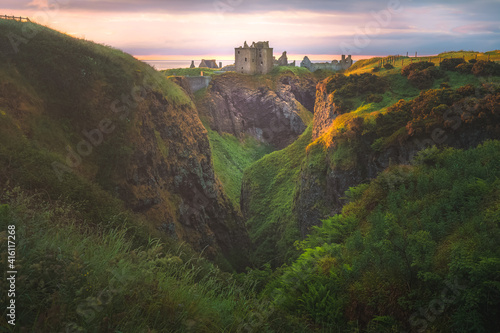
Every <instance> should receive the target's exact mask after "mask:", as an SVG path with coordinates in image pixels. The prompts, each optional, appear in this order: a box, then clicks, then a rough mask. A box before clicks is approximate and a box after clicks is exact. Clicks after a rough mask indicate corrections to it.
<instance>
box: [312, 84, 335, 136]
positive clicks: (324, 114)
mask: <svg viewBox="0 0 500 333" xmlns="http://www.w3.org/2000/svg"><path fill="white" fill-rule="evenodd" d="M327 80H328V79H325V80H324V81H322V82H320V83H318V85H317V90H316V103H315V106H314V120H313V132H312V133H313V140H315V139H317V138H318V137H319V136H320V135H321V134H323V133H324V132H325V131H326V130H327V129H328V128H329V127H330V126H331V125H332V123H333V121H334V120H335V118H337V116H338V115H339V112H338V110H337V106H336V105H335V103H334V101H333V93H330V94H329V93H328V92H327V88H326V82H327Z"/></svg>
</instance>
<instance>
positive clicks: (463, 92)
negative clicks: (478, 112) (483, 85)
mask: <svg viewBox="0 0 500 333" xmlns="http://www.w3.org/2000/svg"><path fill="white" fill-rule="evenodd" d="M457 93H459V94H460V96H462V97H469V96H472V95H474V94H475V93H476V88H475V87H474V86H473V85H472V84H470V83H469V84H468V85H465V86H463V87H460V88H458V89H457Z"/></svg>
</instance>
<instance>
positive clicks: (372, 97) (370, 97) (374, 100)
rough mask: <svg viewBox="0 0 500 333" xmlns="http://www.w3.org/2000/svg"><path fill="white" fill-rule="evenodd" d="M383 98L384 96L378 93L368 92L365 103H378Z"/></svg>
mask: <svg viewBox="0 0 500 333" xmlns="http://www.w3.org/2000/svg"><path fill="white" fill-rule="evenodd" d="M383 100H384V96H382V95H378V94H370V95H368V96H367V97H366V102H367V103H380V102H382V101H383Z"/></svg>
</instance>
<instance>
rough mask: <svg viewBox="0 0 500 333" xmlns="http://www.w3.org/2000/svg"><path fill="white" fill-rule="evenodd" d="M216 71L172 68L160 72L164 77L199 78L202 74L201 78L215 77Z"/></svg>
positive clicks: (210, 69) (211, 69)
mask: <svg viewBox="0 0 500 333" xmlns="http://www.w3.org/2000/svg"><path fill="white" fill-rule="evenodd" d="M217 71H218V69H213V68H173V69H165V70H162V71H160V73H162V74H163V75H165V76H200V75H201V72H203V76H212V75H216V74H215V72H217Z"/></svg>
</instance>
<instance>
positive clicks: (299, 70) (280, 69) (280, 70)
mask: <svg viewBox="0 0 500 333" xmlns="http://www.w3.org/2000/svg"><path fill="white" fill-rule="evenodd" d="M287 73H293V74H294V75H296V76H302V75H310V74H311V72H310V71H309V70H308V69H307V68H304V67H296V66H295V67H294V66H277V67H274V68H273V69H272V70H271V72H270V73H269V75H271V76H275V75H281V74H287Z"/></svg>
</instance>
